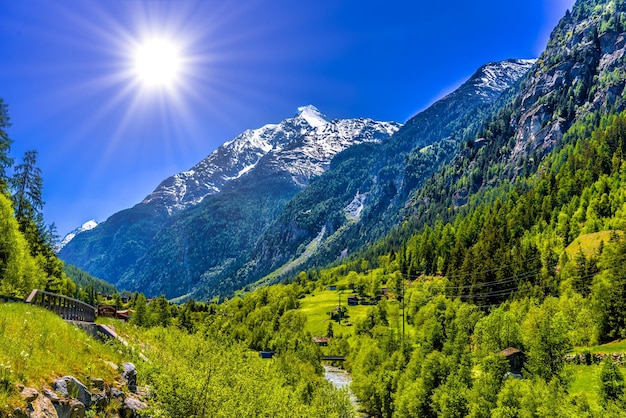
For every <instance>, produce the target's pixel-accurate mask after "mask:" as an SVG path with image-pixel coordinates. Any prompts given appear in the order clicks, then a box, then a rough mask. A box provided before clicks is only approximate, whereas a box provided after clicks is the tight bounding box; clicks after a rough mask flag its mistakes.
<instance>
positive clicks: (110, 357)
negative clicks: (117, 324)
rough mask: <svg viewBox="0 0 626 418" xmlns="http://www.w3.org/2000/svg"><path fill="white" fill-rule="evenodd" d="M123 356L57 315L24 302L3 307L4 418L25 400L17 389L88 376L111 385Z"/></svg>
mask: <svg viewBox="0 0 626 418" xmlns="http://www.w3.org/2000/svg"><path fill="white" fill-rule="evenodd" d="M121 357H122V355H121V354H120V353H119V352H118V351H117V350H115V349H113V347H112V346H109V345H106V344H103V343H101V342H98V341H96V340H94V339H93V338H91V337H90V336H88V335H87V334H86V333H85V332H84V331H82V330H80V329H78V328H76V327H74V326H72V325H70V324H68V323H67V322H65V321H63V320H62V319H61V318H59V317H58V316H57V315H55V314H54V313H52V312H50V311H47V310H45V309H42V308H38V307H36V306H32V305H27V304H22V303H0V416H2V412H3V411H6V410H7V408H9V407H10V406H13V405H17V404H20V403H21V402H22V401H21V399H20V398H19V394H18V393H17V389H16V385H17V384H20V383H21V384H23V385H25V386H27V387H35V388H36V389H38V390H41V389H43V387H44V386H48V387H50V386H52V382H53V381H54V379H55V378H59V377H62V376H66V375H72V376H74V377H76V378H77V379H79V380H80V381H81V382H83V383H84V384H86V385H88V384H89V378H90V377H99V378H102V379H104V380H105V381H106V382H107V383H109V384H110V383H113V382H114V381H115V380H116V379H117V378H118V377H119V372H117V371H115V370H113V368H112V367H111V366H110V365H107V363H106V362H111V363H113V364H116V365H118V364H121V363H122V362H123V361H124V360H123V359H122V358H121Z"/></svg>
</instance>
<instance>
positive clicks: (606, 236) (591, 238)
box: [565, 231, 624, 258]
mask: <svg viewBox="0 0 626 418" xmlns="http://www.w3.org/2000/svg"><path fill="white" fill-rule="evenodd" d="M612 232H613V231H600V232H594V233H591V234H585V235H581V236H579V237H578V238H576V239H575V240H574V241H572V243H571V244H570V245H568V246H567V248H565V252H566V253H567V255H568V256H569V257H570V258H572V257H574V256H575V255H576V254H577V253H578V249H579V248H580V249H581V250H582V252H583V254H585V256H586V257H589V256H592V255H594V254H595V253H596V252H597V251H598V249H599V248H600V244H601V243H603V242H604V243H605V244H606V243H607V242H609V240H610V239H611V233H612ZM616 232H617V234H619V235H620V236H621V235H623V234H624V232H623V231H616Z"/></svg>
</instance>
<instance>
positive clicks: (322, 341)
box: [311, 337, 330, 347]
mask: <svg viewBox="0 0 626 418" xmlns="http://www.w3.org/2000/svg"><path fill="white" fill-rule="evenodd" d="M311 340H312V341H313V342H314V343H315V344H317V345H319V346H320V347H326V346H328V341H330V338H328V337H313V338H311Z"/></svg>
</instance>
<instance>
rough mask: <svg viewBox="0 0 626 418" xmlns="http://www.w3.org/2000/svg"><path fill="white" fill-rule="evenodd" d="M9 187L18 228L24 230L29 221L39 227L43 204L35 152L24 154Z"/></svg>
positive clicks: (39, 170) (39, 172)
mask: <svg viewBox="0 0 626 418" xmlns="http://www.w3.org/2000/svg"><path fill="white" fill-rule="evenodd" d="M11 186H12V189H13V208H14V209H15V217H16V219H17V221H18V222H19V223H20V226H21V227H23V228H24V227H25V224H27V223H28V222H29V221H32V222H35V224H36V225H38V226H39V225H40V223H41V222H40V221H41V220H42V219H41V218H42V217H41V210H42V209H43V206H44V202H43V197H42V191H43V179H42V177H41V169H40V168H39V167H37V151H34V150H33V151H26V153H24V158H23V160H22V163H21V164H19V165H17V166H16V167H15V173H14V175H13V178H12V179H11ZM23 232H24V231H23Z"/></svg>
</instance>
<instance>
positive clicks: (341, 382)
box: [323, 364, 359, 411]
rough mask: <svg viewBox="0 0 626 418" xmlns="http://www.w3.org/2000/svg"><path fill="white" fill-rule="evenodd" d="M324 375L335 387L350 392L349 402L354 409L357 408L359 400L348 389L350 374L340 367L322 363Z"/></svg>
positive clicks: (350, 380) (350, 379)
mask: <svg viewBox="0 0 626 418" xmlns="http://www.w3.org/2000/svg"><path fill="white" fill-rule="evenodd" d="M323 366H324V377H325V378H326V380H328V381H329V382H330V383H332V384H333V386H335V387H336V388H337V389H347V390H348V393H349V394H350V402H351V403H352V405H353V406H354V410H355V411H358V410H359V402H358V400H357V398H356V397H355V396H354V395H353V394H352V392H351V391H350V382H352V376H350V373H348V372H347V371H345V370H343V369H340V368H339V367H334V366H329V365H326V364H324V365H323Z"/></svg>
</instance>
